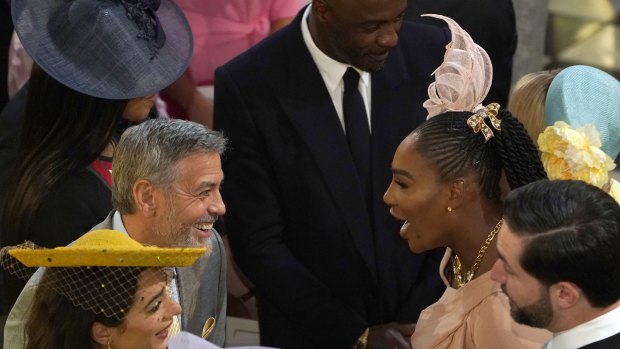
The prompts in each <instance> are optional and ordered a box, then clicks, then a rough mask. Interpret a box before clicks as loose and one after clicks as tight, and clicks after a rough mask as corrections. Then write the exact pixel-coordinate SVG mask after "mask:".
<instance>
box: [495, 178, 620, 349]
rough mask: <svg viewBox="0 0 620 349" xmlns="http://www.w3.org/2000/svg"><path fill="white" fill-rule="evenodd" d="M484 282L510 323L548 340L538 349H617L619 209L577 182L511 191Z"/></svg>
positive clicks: (534, 185)
mask: <svg viewBox="0 0 620 349" xmlns="http://www.w3.org/2000/svg"><path fill="white" fill-rule="evenodd" d="M497 251H498V253H499V257H500V259H499V260H498V261H497V262H496V263H495V265H494V266H493V270H492V271H491V278H493V279H494V280H495V281H498V282H499V283H501V285H502V289H503V290H504V293H506V295H508V298H510V308H511V309H510V312H511V315H512V317H513V318H514V320H515V321H516V322H518V323H522V324H525V325H528V326H532V327H539V328H545V329H547V330H549V331H551V332H553V333H554V335H553V337H552V338H551V340H550V341H549V342H548V343H546V344H545V345H544V346H543V348H547V349H569V348H571V349H573V348H575V349H576V348H584V349H585V348H588V349H611V348H614V349H616V348H620V278H618V275H620V263H618V261H620V205H619V204H618V202H617V201H616V200H614V198H613V197H612V196H610V195H609V194H607V193H606V192H605V191H603V190H601V189H599V188H597V187H595V186H593V185H590V184H586V183H585V182H582V181H576V180H573V181H546V180H545V181H538V182H534V183H531V184H528V185H526V186H523V187H521V188H519V189H516V190H515V191H513V192H511V193H510V194H509V195H508V197H507V198H506V202H505V205H504V225H503V226H502V229H501V230H500V232H499V234H498V240H497Z"/></svg>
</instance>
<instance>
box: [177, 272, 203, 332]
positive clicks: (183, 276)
mask: <svg viewBox="0 0 620 349" xmlns="http://www.w3.org/2000/svg"><path fill="white" fill-rule="evenodd" d="M195 264H200V263H195ZM193 267H194V266H192V267H185V268H175V269H176V276H177V277H176V283H177V290H178V292H179V304H181V309H183V313H182V314H181V328H182V329H187V328H189V319H190V318H191V317H192V316H191V314H193V313H194V311H195V310H196V304H195V298H197V297H192V296H191V294H192V292H195V291H196V290H194V289H193V288H194V287H196V285H200V280H198V279H196V275H199V274H196V272H194V271H193V270H192V268H193ZM192 300H193V301H192Z"/></svg>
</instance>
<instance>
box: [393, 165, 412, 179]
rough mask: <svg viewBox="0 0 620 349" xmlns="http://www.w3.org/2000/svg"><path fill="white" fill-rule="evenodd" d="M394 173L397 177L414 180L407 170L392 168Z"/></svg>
mask: <svg viewBox="0 0 620 349" xmlns="http://www.w3.org/2000/svg"><path fill="white" fill-rule="evenodd" d="M392 173H393V174H395V175H400V176H404V177H407V178H410V179H414V178H413V176H412V175H411V173H409V172H407V171H405V170H401V169H398V168H393V167H392Z"/></svg>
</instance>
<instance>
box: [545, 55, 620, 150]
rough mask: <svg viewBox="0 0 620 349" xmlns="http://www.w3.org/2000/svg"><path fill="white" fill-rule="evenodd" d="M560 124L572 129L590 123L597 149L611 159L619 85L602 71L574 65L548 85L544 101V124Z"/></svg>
mask: <svg viewBox="0 0 620 349" xmlns="http://www.w3.org/2000/svg"><path fill="white" fill-rule="evenodd" d="M556 121H564V122H566V123H567V124H569V125H570V126H572V127H579V126H583V125H586V124H591V125H593V126H594V127H596V129H597V130H598V132H599V133H600V136H601V143H602V147H601V149H602V150H603V151H604V152H605V153H607V155H609V156H610V157H611V158H613V159H615V158H616V156H618V153H619V152H620V82H619V81H618V80H617V79H616V78H614V77H613V76H611V75H609V74H607V73H605V72H604V71H602V70H599V69H596V68H593V67H589V66H584V65H575V66H571V67H568V68H565V69H563V70H562V71H561V72H560V73H559V74H558V75H557V76H556V77H555V78H554V79H553V81H552V82H551V85H550V86H549V91H548V92H547V99H546V101H545V124H546V125H547V126H551V125H553V124H554V123H555V122H556Z"/></svg>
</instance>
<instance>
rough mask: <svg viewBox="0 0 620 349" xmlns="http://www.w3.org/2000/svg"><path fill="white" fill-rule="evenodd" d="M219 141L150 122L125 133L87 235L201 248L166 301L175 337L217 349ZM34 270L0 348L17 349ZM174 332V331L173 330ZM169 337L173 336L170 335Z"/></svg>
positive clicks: (221, 288)
mask: <svg viewBox="0 0 620 349" xmlns="http://www.w3.org/2000/svg"><path fill="white" fill-rule="evenodd" d="M225 148H226V139H225V138H224V137H223V136H222V135H221V133H219V132H215V131H212V130H209V129H208V128H206V127H205V126H202V125H200V124H197V123H193V122H189V121H184V120H175V119H154V120H148V121H146V122H144V123H142V124H140V125H138V126H134V127H131V128H129V129H128V130H127V131H125V133H124V134H123V136H122V137H121V140H120V142H119V144H118V146H117V148H116V150H115V152H114V169H113V176H112V177H113V186H112V201H113V206H114V210H112V212H110V214H109V215H108V217H107V218H106V219H105V220H104V221H103V222H102V223H101V224H99V225H97V226H96V227H94V228H93V229H114V230H119V231H122V232H125V233H127V234H128V235H129V236H130V237H132V238H133V239H135V240H137V241H139V242H141V243H143V244H149V245H156V246H160V247H200V246H207V247H208V248H209V254H208V256H206V257H203V258H201V259H200V260H199V261H198V262H196V263H195V264H194V265H193V266H192V267H187V268H177V270H176V273H175V277H174V278H173V280H172V283H171V293H172V296H173V298H175V299H176V300H177V301H178V302H179V303H180V304H181V307H182V309H183V312H182V314H181V315H180V316H181V319H180V321H178V324H179V325H180V329H182V330H184V331H188V332H191V333H194V334H196V335H199V336H201V337H203V338H206V339H208V340H209V341H211V342H213V343H214V344H216V345H220V346H222V345H223V344H224V339H225V322H226V255H225V251H224V245H223V243H222V239H221V237H220V236H219V234H218V233H217V232H216V231H215V230H214V229H213V223H214V222H215V221H216V220H217V219H218V217H219V216H221V215H223V214H224V213H225V211H226V208H225V206H224V203H223V201H222V197H221V196H220V185H221V183H222V180H223V178H224V174H223V172H222V168H221V159H220V156H221V154H222V153H223V152H224V150H225ZM40 275H41V270H39V271H38V272H37V273H36V274H35V275H34V276H33V277H32V278H31V279H30V280H29V281H28V284H27V285H26V287H25V288H24V291H22V293H21V294H20V296H19V298H18V299H17V302H16V304H15V306H14V307H13V309H12V310H11V313H10V314H9V318H8V320H7V324H6V326H5V333H4V334H5V341H4V347H5V348H22V347H24V343H25V341H26V340H27V338H24V336H25V335H24V333H25V332H24V325H25V323H24V319H25V318H26V316H25V314H26V312H27V311H28V309H29V307H30V304H31V303H32V301H33V297H34V292H35V290H36V285H37V283H38V280H39V277H40ZM174 326H176V324H175V325H174ZM171 332H174V329H171Z"/></svg>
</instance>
